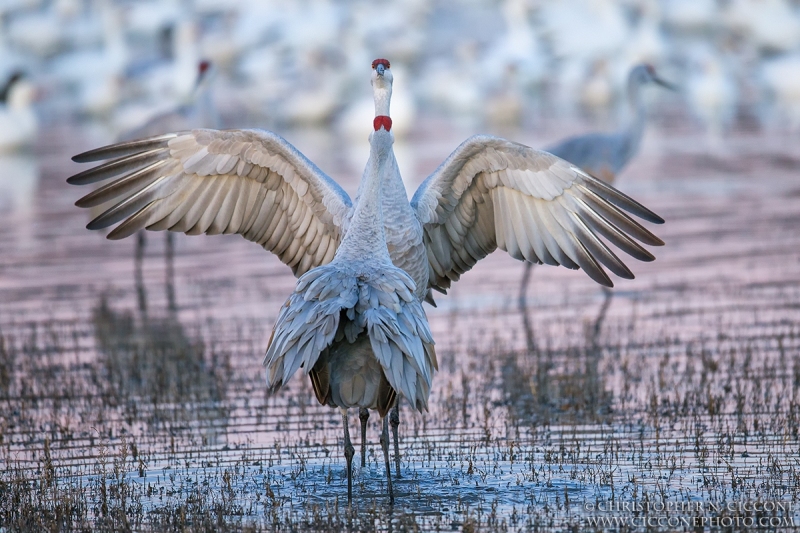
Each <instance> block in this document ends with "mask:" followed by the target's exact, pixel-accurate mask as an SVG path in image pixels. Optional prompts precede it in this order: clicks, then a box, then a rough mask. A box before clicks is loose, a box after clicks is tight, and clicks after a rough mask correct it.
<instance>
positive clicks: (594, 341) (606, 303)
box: [592, 287, 614, 347]
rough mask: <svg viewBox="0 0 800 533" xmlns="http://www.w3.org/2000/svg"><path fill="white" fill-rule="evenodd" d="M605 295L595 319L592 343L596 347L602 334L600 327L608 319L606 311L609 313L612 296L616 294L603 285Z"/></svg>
mask: <svg viewBox="0 0 800 533" xmlns="http://www.w3.org/2000/svg"><path fill="white" fill-rule="evenodd" d="M603 295H604V296H605V299H604V300H603V305H602V307H600V312H599V313H598V314H597V318H596V319H595V321H594V331H593V332H592V344H593V345H594V346H595V347H596V346H597V338H598V337H599V336H600V329H601V328H602V327H603V322H604V321H605V319H606V313H608V308H609V307H610V306H611V298H612V297H613V296H614V293H613V291H611V289H609V288H607V287H603Z"/></svg>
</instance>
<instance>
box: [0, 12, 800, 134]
mask: <svg viewBox="0 0 800 533" xmlns="http://www.w3.org/2000/svg"><path fill="white" fill-rule="evenodd" d="M0 18H2V20H3V23H4V24H3V30H2V31H0V84H2V83H4V80H5V79H8V77H9V76H10V75H11V74H12V73H13V72H15V71H17V70H19V69H24V70H25V71H26V74H27V75H28V76H29V79H31V80H34V82H35V83H36V84H37V85H39V86H40V87H41V88H42V89H43V94H44V95H46V98H44V99H42V100H41V101H40V102H39V104H38V109H39V113H40V115H42V116H46V117H47V119H48V120H57V119H59V118H67V119H75V118H81V119H85V120H91V121H97V122H100V123H102V124H104V125H106V126H107V127H108V128H110V130H111V134H112V135H118V134H119V133H121V132H123V131H125V130H127V129H129V128H130V127H131V126H132V122H133V121H132V120H131V119H130V116H131V113H130V110H131V109H132V108H135V109H137V110H139V111H140V115H141V116H142V117H145V116H147V115H152V114H153V113H155V112H157V111H159V110H163V109H168V108H172V107H176V106H177V105H178V104H179V103H180V102H182V101H185V99H186V97H187V94H188V93H190V92H191V91H192V89H193V78H194V69H195V65H196V64H197V63H198V61H200V60H201V59H204V58H205V59H209V60H211V61H212V62H213V63H214V64H216V65H218V67H219V71H220V72H219V74H220V75H219V76H218V78H217V80H216V81H215V84H216V85H218V86H219V87H220V89H221V90H219V91H218V92H217V96H216V97H215V100H216V101H217V103H218V105H219V108H220V111H221V114H222V115H223V116H224V117H226V120H227V123H228V124H231V125H244V124H245V121H246V120H247V121H249V123H252V122H253V119H254V117H255V118H256V119H257V121H258V123H266V124H270V125H273V126H283V125H286V126H291V125H295V124H303V125H318V124H333V125H334V127H335V128H340V129H342V130H343V131H344V132H345V133H349V132H350V131H353V124H354V123H355V119H354V117H358V116H363V113H362V112H361V111H360V110H361V109H363V107H364V105H365V104H364V102H365V101H367V102H368V101H369V98H370V96H369V94H368V93H367V92H365V91H364V90H363V89H362V86H361V84H360V83H359V80H360V78H359V69H360V66H361V65H363V64H364V63H365V62H367V61H369V60H370V59H371V58H372V57H375V56H376V55H391V56H392V57H393V58H395V60H394V61H395V66H396V67H402V68H403V69H404V70H405V71H406V72H408V74H409V75H408V76H407V82H408V87H407V90H405V91H403V98H404V99H405V100H406V101H407V102H408V104H407V105H405V104H404V107H405V108H406V111H404V114H405V115H406V116H404V117H400V116H398V117H397V120H398V124H397V131H396V135H398V136H402V135H406V134H408V133H409V132H411V131H412V128H411V127H406V125H407V124H414V117H416V116H420V115H423V114H425V115H428V114H430V113H441V114H445V115H449V118H450V119H453V118H457V119H459V120H463V121H466V122H467V123H468V124H473V123H474V124H477V123H481V122H485V123H488V124H491V125H496V126H502V125H504V124H508V125H518V124H520V123H521V122H524V121H522V120H521V119H520V116H521V115H525V114H526V113H530V112H531V110H536V109H546V110H548V112H550V113H552V114H554V115H555V116H557V117H571V116H573V115H574V114H577V113H582V112H585V111H587V110H588V111H590V112H592V113H595V112H605V111H604V110H607V109H608V108H613V107H615V106H624V105H625V103H624V100H625V99H624V86H625V83H624V81H625V77H626V75H627V72H628V71H629V69H630V68H631V66H633V65H634V64H637V63H641V62H648V63H651V64H654V65H655V66H656V67H657V68H658V69H659V70H660V71H661V72H664V74H665V76H666V77H668V78H669V79H672V80H676V81H677V82H679V84H680V85H681V86H682V87H683V88H684V91H683V94H684V96H685V98H686V99H688V101H689V102H688V103H689V105H688V106H687V107H686V108H687V109H690V110H692V112H693V114H694V116H695V117H696V120H697V122H698V124H700V125H702V127H705V128H707V129H708V130H709V131H710V135H711V136H717V137H718V136H721V135H723V134H724V133H726V132H727V130H728V129H729V128H731V127H733V126H735V125H736V119H737V117H738V116H740V114H741V113H742V112H748V110H749V111H752V114H753V115H754V116H755V117H756V118H759V119H761V120H762V121H763V123H764V124H765V125H767V126H769V127H773V126H774V127H781V128H785V127H788V128H791V129H793V130H797V129H798V127H800V126H798V124H800V121H799V120H798V118H797V116H798V111H797V109H798V108H800V95H798V91H797V89H796V87H795V85H796V84H797V79H798V76H797V70H798V69H797V63H798V62H797V60H796V58H797V57H798V55H800V6H798V4H797V2H792V1H790V0H731V1H728V2H717V1H712V0H564V1H562V2H537V1H534V0H499V1H496V2H492V1H489V0H477V1H476V0H469V1H468V0H463V1H453V2H426V1H422V0H400V1H398V2H391V3H390V2H385V1H384V2H372V1H367V0H353V1H351V2H341V1H335V0H300V1H298V2H287V1H285V0H228V1H226V2H210V1H195V2H180V1H177V0H170V1H166V0H141V1H138V2H135V3H130V2H123V1H121V0H24V1H15V2H5V3H3V6H1V7H0ZM442 76H446V77H448V79H451V80H453V81H454V83H451V84H448V85H447V90H444V89H442V85H443V84H437V83H432V80H436V79H440V77H442ZM405 79H406V78H404V80H405ZM398 110H399V109H398ZM601 114H602V113H601ZM606 114H607V113H606ZM787 115H788V118H787ZM750 118H752V117H750ZM527 123H528V124H533V125H535V121H534V120H530V121H528V122H527ZM748 123H752V120H749V122H748Z"/></svg>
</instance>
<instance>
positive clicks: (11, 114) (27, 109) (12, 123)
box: [0, 72, 39, 152]
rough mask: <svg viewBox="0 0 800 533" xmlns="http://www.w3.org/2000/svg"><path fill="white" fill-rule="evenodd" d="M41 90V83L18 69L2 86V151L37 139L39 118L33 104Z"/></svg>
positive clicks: (0, 148) (27, 144) (15, 148)
mask: <svg viewBox="0 0 800 533" xmlns="http://www.w3.org/2000/svg"><path fill="white" fill-rule="evenodd" d="M37 92H38V89H37V87H36V86H35V85H34V84H33V83H32V82H31V81H30V80H28V78H27V77H26V76H25V75H24V74H22V73H21V72H15V73H14V74H13V75H12V76H11V78H10V79H9V80H8V82H7V83H6V85H5V87H4V88H3V89H2V94H0V99H2V104H0V151H2V152H11V151H16V150H20V149H24V148H30V147H32V146H33V144H34V143H35V141H36V135H37V133H38V130H39V121H38V118H37V117H36V111H35V110H34V108H33V104H34V102H35V101H36V96H37Z"/></svg>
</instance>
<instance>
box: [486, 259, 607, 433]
mask: <svg viewBox="0 0 800 533" xmlns="http://www.w3.org/2000/svg"><path fill="white" fill-rule="evenodd" d="M531 270H532V269H526V270H525V274H524V275H525V276H526V277H527V276H529V275H530V272H531ZM527 281H528V280H523V288H524V287H526V286H527ZM610 301H611V300H610V299H606V300H605V302H606V304H604V306H607V303H609V302H610ZM531 307H532V306H529V305H528V299H527V293H526V291H524V290H523V291H521V292H520V294H519V297H518V300H517V309H518V311H519V313H520V316H521V318H522V326H523V329H524V333H525V345H526V349H525V350H524V351H522V352H520V351H511V352H509V353H508V354H507V355H506V356H505V358H504V360H503V361H502V363H501V367H500V375H501V379H502V390H503V391H505V399H504V400H505V404H506V405H507V406H508V409H509V416H510V417H511V419H512V420H514V421H516V422H518V423H519V422H521V423H528V424H531V425H534V426H539V425H547V424H551V423H557V422H560V421H565V420H569V421H572V422H576V423H596V422H601V421H602V420H603V418H604V417H605V416H606V415H608V413H609V412H610V409H611V404H612V400H613V397H612V393H611V391H610V390H609V389H608V387H607V384H606V376H605V375H604V374H603V373H602V372H601V371H600V368H599V366H600V361H601V355H602V352H601V347H600V345H599V344H598V336H599V331H600V324H601V323H602V319H603V316H604V314H605V313H604V312H603V311H601V314H600V316H599V317H598V318H597V319H596V320H595V321H594V322H593V323H592V324H590V325H589V327H587V328H586V330H585V335H584V342H583V343H582V344H578V345H575V346H570V347H567V348H561V349H551V348H550V347H549V345H550V343H549V342H548V340H549V338H548V333H547V332H541V331H540V332H539V339H538V340H537V336H536V335H535V330H534V320H533V317H532V316H531V311H532V309H531ZM556 337H558V335H556ZM554 338H555V337H554Z"/></svg>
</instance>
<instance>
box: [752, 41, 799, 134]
mask: <svg viewBox="0 0 800 533" xmlns="http://www.w3.org/2000/svg"><path fill="white" fill-rule="evenodd" d="M761 79H762V81H763V84H764V87H765V89H766V93H767V99H768V100H769V101H770V102H771V103H772V105H773V107H774V113H773V114H774V115H775V121H776V122H778V123H781V122H783V123H784V124H786V125H788V126H789V129H790V130H791V131H793V132H797V131H800V53H794V54H788V55H785V56H781V57H777V58H775V59H770V60H769V61H765V62H764V64H763V66H762V69H761Z"/></svg>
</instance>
